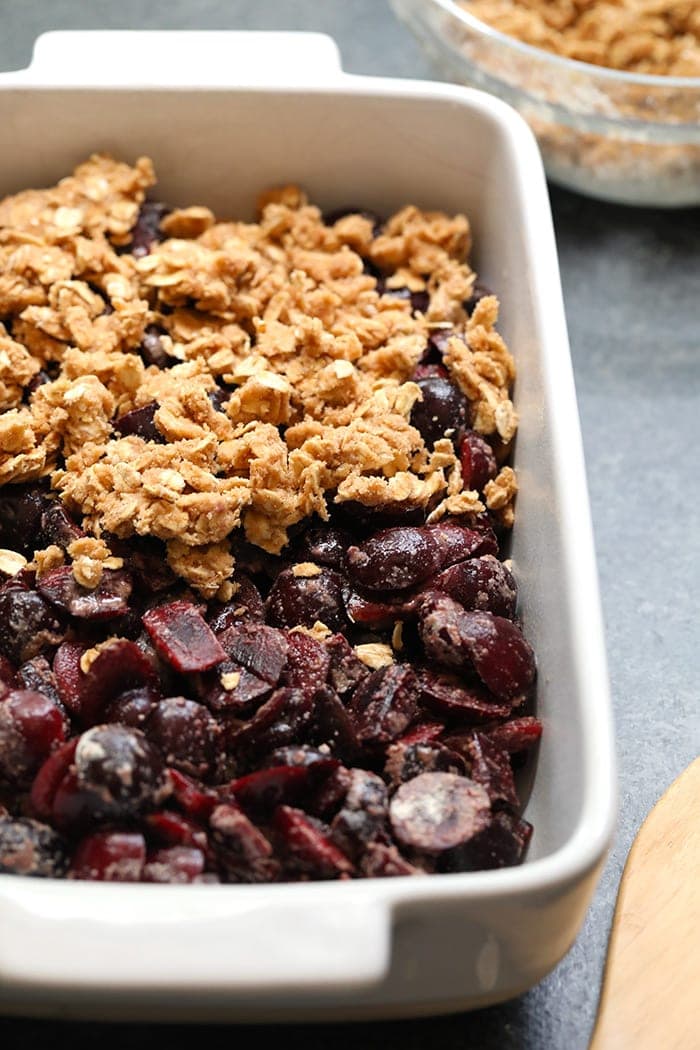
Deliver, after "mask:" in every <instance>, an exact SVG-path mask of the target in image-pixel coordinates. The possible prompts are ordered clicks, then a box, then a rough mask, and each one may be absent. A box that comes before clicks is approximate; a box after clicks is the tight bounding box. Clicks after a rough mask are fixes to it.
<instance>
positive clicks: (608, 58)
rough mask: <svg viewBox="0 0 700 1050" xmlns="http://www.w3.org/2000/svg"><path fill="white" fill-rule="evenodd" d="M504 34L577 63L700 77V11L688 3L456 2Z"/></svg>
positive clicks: (607, 0)
mask: <svg viewBox="0 0 700 1050" xmlns="http://www.w3.org/2000/svg"><path fill="white" fill-rule="evenodd" d="M460 4H461V6H462V7H464V8H465V9H466V10H467V11H469V12H470V14H473V15H474V16H475V17H476V18H480V19H482V20H483V21H484V22H487V23H488V24H489V25H492V26H493V27H494V28H495V29H498V30H500V31H501V32H502V33H505V34H507V35H508V36H514V37H517V38H519V39H520V40H523V41H524V42H525V43H526V44H531V45H532V46H533V47H541V48H544V49H545V50H546V51H552V52H553V53H554V54H558V55H564V56H565V57H566V58H573V59H576V60H578V61H579V62H591V63H593V64H594V65H598V66H608V67H610V68H611V69H620V70H627V71H628V72H635V73H651V74H655V75H660V76H678V77H696V76H700V9H698V6H697V4H693V3H688V2H687V0H460Z"/></svg>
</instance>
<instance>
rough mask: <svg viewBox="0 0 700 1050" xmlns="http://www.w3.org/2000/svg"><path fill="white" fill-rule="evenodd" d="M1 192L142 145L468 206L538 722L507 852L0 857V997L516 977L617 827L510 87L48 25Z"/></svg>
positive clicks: (529, 184)
mask: <svg viewBox="0 0 700 1050" xmlns="http://www.w3.org/2000/svg"><path fill="white" fill-rule="evenodd" d="M0 97H1V98H2V112H3V120H2V121H1V122H0V157H2V162H1V164H0V195H3V196H4V195H5V194H7V193H10V192H16V191H17V190H19V189H22V188H24V187H29V186H41V185H46V184H50V183H53V182H54V181H55V180H56V179H58V178H60V177H61V176H62V175H63V174H66V173H67V172H69V171H70V170H71V169H72V168H73V166H74V165H75V164H76V163H77V162H79V161H80V160H82V159H83V158H84V157H86V156H87V155H89V154H90V153H91V152H93V151H95V150H108V151H110V152H112V153H113V154H115V155H117V156H119V157H122V158H124V159H125V160H129V161H133V160H134V159H135V158H136V157H137V156H139V155H140V154H148V155H150V156H151V157H152V158H153V159H154V161H155V165H156V170H157V171H158V173H159V175H160V185H159V188H158V194H159V196H160V197H161V198H162V199H164V200H167V201H169V202H171V203H173V204H189V203H195V202H196V203H202V204H207V205H209V206H210V207H211V208H212V209H214V211H215V212H216V213H217V214H219V215H220V216H222V217H226V216H237V217H238V216H243V217H249V216H250V215H251V211H252V207H253V202H254V200H255V196H256V194H257V193H258V191H259V190H260V189H262V188H264V187H266V186H269V185H273V184H279V183H283V182H299V183H301V184H302V185H303V186H304V187H305V188H306V189H307V190H308V192H309V194H310V196H311V199H312V200H313V201H314V202H317V203H319V204H320V205H321V206H323V207H324V208H335V207H340V206H343V205H353V206H356V207H367V208H371V209H374V210H376V211H377V212H379V213H380V214H382V213H383V214H388V213H390V212H391V211H392V210H393V209H396V208H398V207H400V206H401V205H403V204H405V203H409V202H411V203H415V204H417V205H419V206H422V207H432V208H440V209H444V210H446V211H448V212H451V211H463V212H465V213H466V214H467V215H468V216H469V218H470V220H471V222H472V225H473V231H474V242H475V254H474V265H475V267H476V268H477V269H478V271H479V273H480V276H481V277H482V279H483V280H484V281H485V282H486V283H487V284H488V285H489V286H491V287H493V288H495V289H497V291H498V293H499V295H500V297H501V300H502V324H501V329H502V331H503V334H504V335H505V338H506V339H507V341H508V343H509V344H510V346H511V348H512V350H513V351H514V354H515V356H516V359H517V364H518V380H517V389H516V394H515V399H516V406H517V408H518V410H519V413H520V417H521V426H520V430H519V434H518V439H517V449H516V453H515V466H516V469H517V471H518V473H519V477H520V486H521V494H520V496H519V498H518V508H517V522H516V527H515V532H514V537H513V546H512V557H513V562H514V569H515V573H516V575H517V578H518V581H519V585H520V592H521V607H522V612H523V615H524V619H525V625H526V632H527V635H528V637H529V639H530V640H531V642H532V643H533V645H534V647H535V651H536V652H537V654H538V661H539V686H538V714H539V716H540V717H541V719H542V720H543V722H544V726H545V731H544V737H543V741H542V745H541V748H540V751H539V756H538V760H537V768H536V773H535V777H534V785H533V790H532V793H531V796H530V799H529V802H528V806H527V810H526V816H527V818H528V820H530V821H531V822H532V823H533V824H534V827H535V834H534V838H533V842H532V846H531V849H530V853H529V857H528V859H527V861H526V862H525V864H524V865H523V866H522V867H520V868H513V869H505V870H500V871H489V872H477V873H470V874H455V875H441V876H434V877H427V878H410V877H408V878H407V877H402V878H395V879H371V880H360V881H356V882H346V883H335V884H327V883H309V884H291V885H273V886H248V885H245V886H243V885H242V886H185V887H178V886H162V887H159V886H150V885H123V884H122V885H114V884H112V885H109V884H99V883H75V882H63V881H54V880H38V879H37V880H32V879H23V878H18V877H12V876H0V1011H4V1012H6V1013H31V1014H35V1015H40V1014H41V1015H49V1016H50V1015H56V1014H59V1013H60V1015H61V1016H62V1017H66V1016H73V1017H90V1016H100V1017H103V1018H104V1017H115V1018H121V1019H124V1018H127V1017H132V1018H138V1017H144V1018H151V1019H158V1018H161V1019H167V1020H171V1021H172V1020H175V1019H177V1018H184V1019H195V1018H199V1019H232V1020H248V1021H249V1020H265V1021H270V1020H289V1019H305V1020H310V1019H321V1018H331V1019H345V1018H369V1017H400V1016H409V1015H418V1014H425V1013H431V1012H446V1011H452V1010H464V1009H468V1008H472V1007H478V1006H485V1005H488V1004H490V1003H494V1002H497V1001H499V1000H503V999H506V998H509V997H511V996H515V995H518V994H519V993H521V992H522V991H524V990H525V989H526V988H528V987H530V986H531V985H533V984H534V983H536V982H537V981H538V980H540V979H541V978H542V977H543V976H544V975H545V974H546V973H547V972H548V971H549V970H550V969H551V968H552V967H553V966H554V965H555V964H556V963H557V962H558V961H559V959H561V957H562V956H563V955H564V954H565V952H566V951H567V950H568V948H569V947H570V945H571V943H572V942H573V940H574V938H575V936H576V933H577V931H578V929H579V927H580V925H581V922H582V920H583V916H584V914H585V910H586V907H587V905H588V902H589V899H590V897H591V894H592V892H593V889H594V886H595V882H596V878H597V875H598V872H599V869H600V866H601V864H602V860H603V858H604V855H605V852H606V848H607V845H608V842H609V839H610V836H611V834H612V828H613V823H614V796H615V789H614V760H613V743H612V725H611V714H610V702H609V696H608V680H607V672H606V665H605V651H604V642H603V632H602V625H601V615H600V604H599V597H598V591H597V582H596V567H595V558H594V552H593V542H592V535H591V526H590V518H589V508H588V500H587V493H586V480H585V473H584V465H583V458H582V450H581V439H580V433H579V424H578V417H577V409H576V402H575V394H574V387H573V380H572V372H571V363H570V358H569V350H568V343H567V333H566V326H565V320H564V311H563V305H562V296H561V288H560V282H559V273H558V267H557V258H556V249H555V242H554V236H553V230H552V220H551V215H550V211H549V204H548V199H547V190H546V184H545V180H544V175H543V170H542V165H541V161H540V157H539V154H538V151H537V147H536V145H535V142H534V139H533V137H532V135H531V133H530V132H529V130H528V129H527V127H526V125H525V123H524V122H523V121H522V119H521V118H520V117H519V116H518V115H517V114H516V113H515V112H514V111H513V110H511V109H509V108H508V107H507V106H506V105H504V104H503V103H502V102H499V101H497V100H495V99H493V98H491V97H489V96H487V95H485V94H481V93H479V92H476V91H472V90H468V89H464V88H458V87H453V86H451V85H446V84H432V83H422V82H417V81H399V80H388V79H378V78H368V77H356V76H348V75H346V74H344V73H342V72H341V68H340V63H339V57H338V53H337V49H336V47H335V45H334V43H333V41H332V40H330V39H329V38H327V37H322V36H317V35H314V34H285V33H273V34H262V33H121V32H120V33H52V34H48V35H46V36H43V37H41V38H40V39H39V40H38V41H37V44H36V48H35V52H34V59H33V62H32V65H31V66H30V68H29V69H27V70H22V71H19V72H17V73H11V74H3V75H2V76H0Z"/></svg>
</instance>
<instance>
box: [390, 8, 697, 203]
mask: <svg viewBox="0 0 700 1050" xmlns="http://www.w3.org/2000/svg"><path fill="white" fill-rule="evenodd" d="M390 2H391V4H392V7H393V8H394V11H395V12H396V14H397V15H398V17H399V18H400V19H401V20H402V21H404V22H405V23H406V24H407V25H408V26H409V27H410V28H411V29H412V30H413V32H414V33H415V35H416V36H417V37H418V39H419V41H420V42H421V43H422V45H423V46H424V47H425V50H426V51H427V53H428V54H429V55H430V57H431V58H432V59H433V61H434V62H435V63H436V65H437V68H438V69H439V71H440V73H441V74H442V75H443V76H447V77H448V78H449V79H450V80H454V81H457V82H458V83H462V84H468V85H470V86H472V87H478V88H481V89H482V90H484V91H488V92H490V93H491V94H494V95H498V96H499V97H500V98H502V99H504V100H505V101H506V102H509V103H510V104H511V105H512V106H514V107H515V108H516V109H517V110H518V111H519V112H520V113H521V114H522V116H523V117H524V118H525V119H526V120H527V122H528V124H529V125H530V127H531V128H532V130H533V131H534V133H535V135H536V136H537V139H538V142H539V144H540V149H541V151H542V155H543V158H544V163H545V167H546V169H547V174H548V175H549V177H550V178H551V179H552V181H553V182H556V183H558V184H560V185H562V186H568V187H569V188H571V189H574V190H578V191H579V192H580V193H585V194H587V195H588V196H591V197H599V198H601V199H604V200H610V201H617V202H620V203H624V204H638V205H660V206H664V207H672V206H681V205H696V204H700V77H665V76H646V75H641V74H636V73H625V72H619V71H617V70H613V69H607V68H603V67H601V66H594V65H590V64H588V63H585V62H577V61H573V60H572V59H568V58H563V57H561V56H559V55H555V54H551V53H550V52H548V51H543V50H541V49H540V48H536V47H532V46H530V45H529V44H524V43H522V42H521V41H520V40H516V39H514V38H513V37H509V36H505V35H504V34H503V33H500V32H498V31H497V30H495V29H492V28H491V27H490V26H488V25H486V24H485V23H484V22H481V21H479V20H478V19H477V18H474V16H473V15H470V14H468V13H467V12H466V11H465V10H464V9H463V8H461V7H459V6H458V5H457V4H456V3H453V2H452V0H390Z"/></svg>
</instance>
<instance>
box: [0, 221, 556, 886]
mask: <svg viewBox="0 0 700 1050" xmlns="http://www.w3.org/2000/svg"><path fill="white" fill-rule="evenodd" d="M165 212H166V209H164V207H163V206H162V205H158V204H153V203H147V204H145V205H144V206H143V207H142V209H141V211H140V214H139V217H138V221H137V223H136V226H135V228H134V229H133V231H132V241H131V244H130V246H127V250H129V251H130V252H131V254H132V255H134V256H136V257H139V256H141V257H143V256H146V255H148V254H149V252H151V251H152V250H153V249H154V246H155V245H157V244H158V242H159V241H160V239H161V238H162V233H161V230H160V222H161V219H162V218H163V216H164V214H165ZM365 217H369V218H370V219H371V220H372V222H373V223H374V224H375V226H376V230H375V235H377V234H378V232H379V230H380V227H381V222H380V220H379V219H378V218H376V217H374V216H365ZM326 221H327V223H328V224H329V225H330V224H333V223H341V222H342V216H341V215H340V214H338V215H334V216H327V218H326ZM365 273H366V274H367V275H368V277H372V278H374V280H375V281H376V283H377V290H378V291H379V293H380V295H381V296H383V298H384V299H385V300H386V299H389V300H390V299H395V300H398V301H399V302H398V303H394V304H393V305H392V304H391V303H389V306H391V309H392V311H393V312H395V310H396V308H397V306H398V305H400V304H401V303H402V302H403V301H405V302H406V303H408V304H410V309H411V310H412V311H413V312H414V313H415V314H420V315H424V314H427V312H428V309H429V307H430V295H429V293H428V292H427V291H419V292H415V291H413V292H412V291H410V290H409V289H408V288H396V289H390V288H388V287H387V286H386V277H387V276H388V275H387V274H383V273H382V272H380V271H379V270H378V269H377V268H376V267H375V266H374V265H373V264H372V263H370V262H369V261H366V262H365ZM366 279H367V278H363V280H366ZM488 294H490V293H488V290H487V289H485V288H483V287H482V286H480V285H475V286H474V289H473V293H472V295H471V297H470V299H468V300H467V301H466V302H465V303H464V312H465V315H466V316H468V315H471V314H472V313H473V311H474V310H475V309H476V307H477V305H478V303H479V302H480V300H481V299H482V298H484V296H486V295H488ZM385 305H386V303H385ZM402 308H403V309H406V307H405V305H404V306H402ZM161 320H162V319H161ZM163 323H165V322H163ZM428 331H429V334H428V335H427V336H426V345H425V351H424V353H423V357H422V358H421V359H420V360H419V363H418V364H417V367H416V369H415V372H414V374H413V380H414V382H415V384H416V385H417V387H418V390H419V391H420V398H419V399H418V400H417V401H416V402H415V404H414V407H413V409H412V412H411V415H410V424H411V426H412V427H414V428H415V429H416V430H417V431H418V432H419V433H420V435H421V437H422V438H423V441H424V443H425V446H426V449H427V452H428V454H433V455H436V456H437V455H438V454H441V453H440V449H442V448H444V447H445V446H444V439H445V438H448V439H449V440H451V441H452V443H453V446H454V450H455V453H456V454H457V456H458V458H459V468H458V469H457V474H459V470H461V480H462V483H463V488H464V489H465V490H473V491H474V492H475V493H478V494H483V492H484V489H485V488H486V487H487V486H488V485H489V482H492V481H493V480H494V478H496V476H497V473H498V464H497V453H498V462H501V461H502V459H503V454H504V452H505V451H507V448H505V446H499V445H498V444H497V442H496V441H494V443H493V445H492V444H491V443H490V441H489V440H487V439H486V438H485V437H483V436H481V435H480V434H479V433H477V432H476V431H475V430H474V429H472V427H474V426H477V425H478V420H477V419H476V418H474V416H473V413H472V406H471V405H470V402H469V400H468V399H467V398H466V397H465V395H464V394H463V393H462V392H461V391H460V389H459V388H458V387H457V385H456V384H455V383H454V382H453V381H452V379H451V378H450V374H449V371H448V368H447V367H446V362H449V357H448V356H447V355H446V351H447V350H448V346H449V340H450V339H451V337H452V335H453V334H455V332H456V327H455V325H454V324H453V323H452V322H451V321H450V322H445V323H444V324H442V323H438V324H437V325H433V324H432V322H431V326H429V328H428ZM138 339H140V343H138V346H137V350H138V353H139V354H140V355H141V357H142V358H143V361H144V363H145V364H146V365H148V366H149V368H150V370H151V371H153V372H155V370H156V369H168V368H170V367H172V365H173V363H174V361H175V360H176V358H173V357H171V356H170V354H169V352H168V351H169V349H172V339H171V338H170V336H168V335H167V334H166V332H165V331H164V330H163V329H161V328H159V327H158V326H156V325H149V326H148V327H146V328H145V330H144V331H143V333H142V335H139V336H138V337H137V342H138ZM419 357H420V346H419V348H418V354H417V355H416V359H418V358H419ZM412 367H413V365H412V364H411V365H410V368H412ZM229 396H230V391H229V390H225V389H224V388H223V386H222V385H221V384H220V385H219V388H217V390H216V391H214V392H213V393H210V396H209V405H208V406H207V409H208V411H210V412H211V411H212V409H213V410H216V411H219V412H221V411H225V410H226V407H227V406H226V402H227V400H228V398H229ZM131 404H133V402H131ZM158 409H159V405H158V403H157V402H156V401H150V402H149V403H147V404H145V405H141V406H140V407H138V408H133V407H132V408H130V409H129V410H126V411H121V413H117V414H115V418H114V419H113V421H112V426H113V430H114V432H115V434H116V435H117V437H122V438H128V437H130V438H132V439H133V438H136V439H140V440H141V442H146V443H150V444H153V443H156V444H163V443H164V442H165V437H164V435H163V434H161V432H160V430H159V428H158V424H157V423H156V416H157V415H158ZM158 418H159V419H160V416H158ZM440 442H443V444H442V445H440V444H439V443H440ZM328 509H329V514H330V518H329V520H328V521H321V520H320V519H319V518H313V519H312V520H307V521H305V522H302V523H299V524H297V525H295V526H294V528H293V529H292V530H290V532H291V535H290V540H289V543H288V545H287V547H285V548H284V549H283V550H282V552H281V554H280V555H279V556H273V555H269V554H266V553H265V552H263V551H261V550H258V549H257V548H253V547H252V546H251V545H250V544H246V543H243V542H242V541H235V542H234V545H233V546H234V548H235V549H234V553H235V558H236V568H235V572H234V575H233V577H232V579H231V581H230V583H231V584H233V586H232V587H230V586H229V585H228V584H227V585H226V587H225V588H222V589H221V590H220V591H219V594H218V595H217V597H214V598H210V599H209V600H205V599H203V598H199V597H198V595H197V594H196V593H195V592H194V591H191V590H189V589H188V588H186V587H184V585H183V582H182V580H177V578H176V577H175V574H174V571H172V570H171V569H170V567H169V566H168V564H167V563H166V560H165V556H164V548H163V545H162V544H159V542H158V541H156V540H154V539H153V538H134V539H132V540H125V539H121V538H117V537H109V546H110V549H111V551H112V553H113V554H115V555H116V556H118V557H119V558H121V559H122V563H123V564H122V567H121V568H104V570H103V572H102V575H101V578H100V580H99V582H98V583H97V584H96V586H94V587H92V588H88V587H85V586H82V585H81V584H80V583H79V582H78V581H77V580H76V578H75V576H74V574H73V570H72V567H71V565H70V557H69V555H70V550H69V549H70V547H71V544H73V543H74V541H76V540H78V539H81V538H84V537H85V533H84V532H83V529H82V528H81V526H80V524H79V523H78V522H76V521H74V520H73V519H72V518H71V517H70V515H69V513H68V512H67V511H66V509H65V508H64V507H63V505H62V503H60V502H59V501H58V500H57V499H56V498H55V496H54V495H52V493H51V492H50V490H49V487H48V485H47V484H46V483H42V482H39V483H35V484H34V483H29V484H22V485H7V486H5V487H3V488H2V489H0V546H1V547H3V548H7V549H9V550H10V551H11V552H16V553H17V554H22V555H24V556H26V557H27V558H31V556H32V554H33V552H34V550H35V549H41V548H44V547H48V546H50V545H51V546H54V547H56V548H57V549H58V555H59V558H58V561H59V562H60V558H61V556H63V554H66V555H67V556H66V557H65V559H64V564H58V565H57V567H54V568H51V569H50V570H49V571H45V572H43V573H40V575H39V576H38V577H37V575H36V574H35V572H34V570H33V568H32V566H28V567H27V568H26V569H23V570H21V571H20V572H18V573H17V574H16V575H15V576H11V577H9V578H4V577H0V579H2V580H3V581H4V582H0V872H2V873H8V872H9V873H14V874H23V875H32V876H39V877H57V876H58V877H64V876H65V877H68V878H72V879H91V880H101V881H121V882H133V881H142V882H154V883H203V882H204V883H206V882H229V883H230V882H270V881H306V880H310V879H324V880H328V879H339V880H346V879H354V878H363V877H369V878H384V877H395V876H401V875H403V876H418V875H425V874H432V873H439V872H459V871H472V870H478V869H482V868H498V867H503V866H509V865H514V864H517V863H519V862H520V861H521V860H522V859H523V856H524V854H525V851H526V849H527V845H528V842H529V839H530V836H531V833H532V828H531V826H530V825H529V824H528V822H527V821H525V820H523V819H522V817H521V815H520V813H521V802H522V800H521V799H519V797H518V786H517V777H516V775H515V774H514V770H516V769H517V768H518V766H519V765H520V764H521V763H522V755H523V752H525V751H527V750H528V749H529V748H531V747H533V746H534V745H535V744H536V743H537V741H538V740H539V737H540V735H541V732H542V726H541V723H540V722H539V721H538V719H537V718H536V717H534V715H533V714H532V713H531V707H530V706H529V705H531V702H532V699H533V691H534V685H535V678H536V666H535V657H534V653H533V650H532V648H531V646H530V645H529V643H528V642H527V641H526V639H525V637H524V635H523V633H522V630H521V626H520V623H519V620H518V618H517V585H516V581H515V578H514V576H513V573H512V572H511V570H510V568H509V567H508V564H506V563H504V561H503V558H502V551H501V550H500V547H499V539H498V536H499V535H500V529H499V520H498V516H497V515H495V514H491V513H488V512H483V513H481V514H470V513H462V514H460V515H459V516H450V514H449V513H448V514H447V515H446V516H444V517H442V518H441V519H440V520H438V521H434V522H433V523H428V521H429V514H430V511H431V510H432V509H433V508H432V506H428V507H423V506H420V505H416V504H415V503H411V502H410V501H409V500H406V501H405V503H400V504H398V505H396V504H394V505H387V506H377V507H371V508H370V507H365V506H363V505H361V504H359V503H353V502H352V501H349V502H346V503H344V504H342V506H341V505H339V504H333V503H332V502H331V503H329V508H328ZM19 560H20V562H21V561H22V559H21V558H20V559H19ZM52 564H54V565H56V562H53V563H52ZM112 564H114V563H112ZM116 564H117V565H119V564H120V563H119V562H117V563H116ZM38 571H39V570H37V572H38Z"/></svg>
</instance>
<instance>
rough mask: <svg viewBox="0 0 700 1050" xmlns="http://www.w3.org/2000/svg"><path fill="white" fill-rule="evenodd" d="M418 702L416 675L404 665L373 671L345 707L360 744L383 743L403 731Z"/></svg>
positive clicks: (413, 715)
mask: <svg viewBox="0 0 700 1050" xmlns="http://www.w3.org/2000/svg"><path fill="white" fill-rule="evenodd" d="M417 705H418V688H417V684H416V676H415V674H414V672H413V670H412V668H411V667H410V666H409V665H408V664H392V665H391V666H390V667H380V668H379V669H378V670H377V671H373V672H372V674H370V675H369V677H368V678H366V679H365V680H364V682H362V683H361V685H359V686H358V687H357V689H356V690H355V692H354V693H353V697H352V700H351V701H350V705H349V707H348V712H349V714H350V718H351V719H352V721H353V724H354V726H355V731H356V733H357V737H358V740H359V742H360V744H370V745H371V744H387V743H389V742H391V741H392V740H396V739H397V737H399V736H401V734H402V733H405V731H406V729H407V728H408V726H409V725H410V724H411V722H412V721H413V719H414V717H415V715H416V712H417V709H418V708H417Z"/></svg>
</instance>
